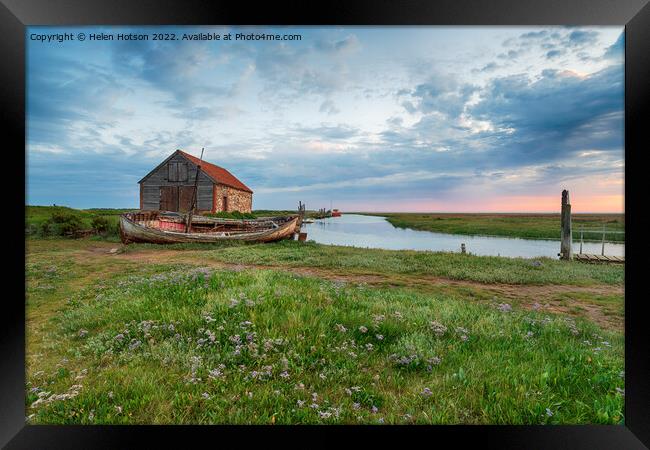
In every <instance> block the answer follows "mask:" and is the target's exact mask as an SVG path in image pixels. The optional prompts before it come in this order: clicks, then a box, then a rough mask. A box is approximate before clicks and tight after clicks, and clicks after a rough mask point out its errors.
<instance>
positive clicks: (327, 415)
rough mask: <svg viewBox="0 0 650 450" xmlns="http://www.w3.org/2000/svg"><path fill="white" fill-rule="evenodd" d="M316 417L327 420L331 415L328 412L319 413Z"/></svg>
mask: <svg viewBox="0 0 650 450" xmlns="http://www.w3.org/2000/svg"><path fill="white" fill-rule="evenodd" d="M318 415H319V417H320V418H321V419H329V418H330V416H331V415H332V413H331V412H328V411H319V412H318Z"/></svg>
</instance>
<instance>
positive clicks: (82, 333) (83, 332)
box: [79, 330, 88, 337]
mask: <svg viewBox="0 0 650 450" xmlns="http://www.w3.org/2000/svg"><path fill="white" fill-rule="evenodd" d="M87 334H88V330H79V337H84V336H86V335H87Z"/></svg>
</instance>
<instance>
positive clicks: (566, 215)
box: [560, 189, 573, 260]
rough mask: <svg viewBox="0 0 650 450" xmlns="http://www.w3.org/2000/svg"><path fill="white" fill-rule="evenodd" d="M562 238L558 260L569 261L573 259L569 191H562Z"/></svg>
mask: <svg viewBox="0 0 650 450" xmlns="http://www.w3.org/2000/svg"><path fill="white" fill-rule="evenodd" d="M561 226H562V238H561V242H560V258H561V259H566V260H570V259H572V258H573V252H572V250H571V243H572V239H571V238H572V236H571V203H570V202H569V191H567V190H566V189H565V190H563V191H562V216H561Z"/></svg>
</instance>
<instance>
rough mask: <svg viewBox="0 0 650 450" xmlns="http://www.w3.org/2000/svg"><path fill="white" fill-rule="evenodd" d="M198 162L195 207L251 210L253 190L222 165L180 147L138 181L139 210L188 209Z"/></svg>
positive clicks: (210, 209)
mask: <svg viewBox="0 0 650 450" xmlns="http://www.w3.org/2000/svg"><path fill="white" fill-rule="evenodd" d="M198 165H200V166H201V171H200V174H199V180H198V200H197V207H196V209H197V210H198V211H199V212H213V213H214V212H221V211H239V212H251V208H252V206H253V191H252V190H250V189H249V188H248V187H247V186H246V185H245V184H244V183H242V182H241V181H239V180H238V179H237V178H236V177H235V176H234V175H233V174H231V173H230V172H228V171H227V170H226V169H224V168H223V167H219V166H217V165H214V164H211V163H209V162H206V161H201V160H200V159H199V158H197V157H195V156H192V155H190V154H188V153H185V152H184V151H181V150H176V151H175V152H174V153H172V154H171V156H169V157H168V158H167V159H165V160H164V161H163V162H161V163H160V164H159V165H158V166H157V167H156V168H155V169H153V170H152V171H151V172H149V173H148V174H147V175H145V177H144V178H142V179H141V180H140V181H138V183H139V184H140V209H141V210H149V211H152V210H162V211H180V212H186V211H188V210H189V208H190V205H191V202H192V194H193V192H194V182H195V177H196V169H197V166H198Z"/></svg>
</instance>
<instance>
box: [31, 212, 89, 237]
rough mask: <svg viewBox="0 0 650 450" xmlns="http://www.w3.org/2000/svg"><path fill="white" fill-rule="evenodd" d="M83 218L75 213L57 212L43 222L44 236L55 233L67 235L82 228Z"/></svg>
mask: <svg viewBox="0 0 650 450" xmlns="http://www.w3.org/2000/svg"><path fill="white" fill-rule="evenodd" d="M81 227H82V222H81V218H80V217H79V216H77V215H74V214H69V213H65V212H55V213H54V214H52V216H51V217H50V218H49V219H48V220H46V221H45V222H43V224H42V225H41V231H42V233H43V235H44V236H47V235H49V234H55V235H58V236H65V235H68V234H73V233H75V232H77V231H79V230H81Z"/></svg>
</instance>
